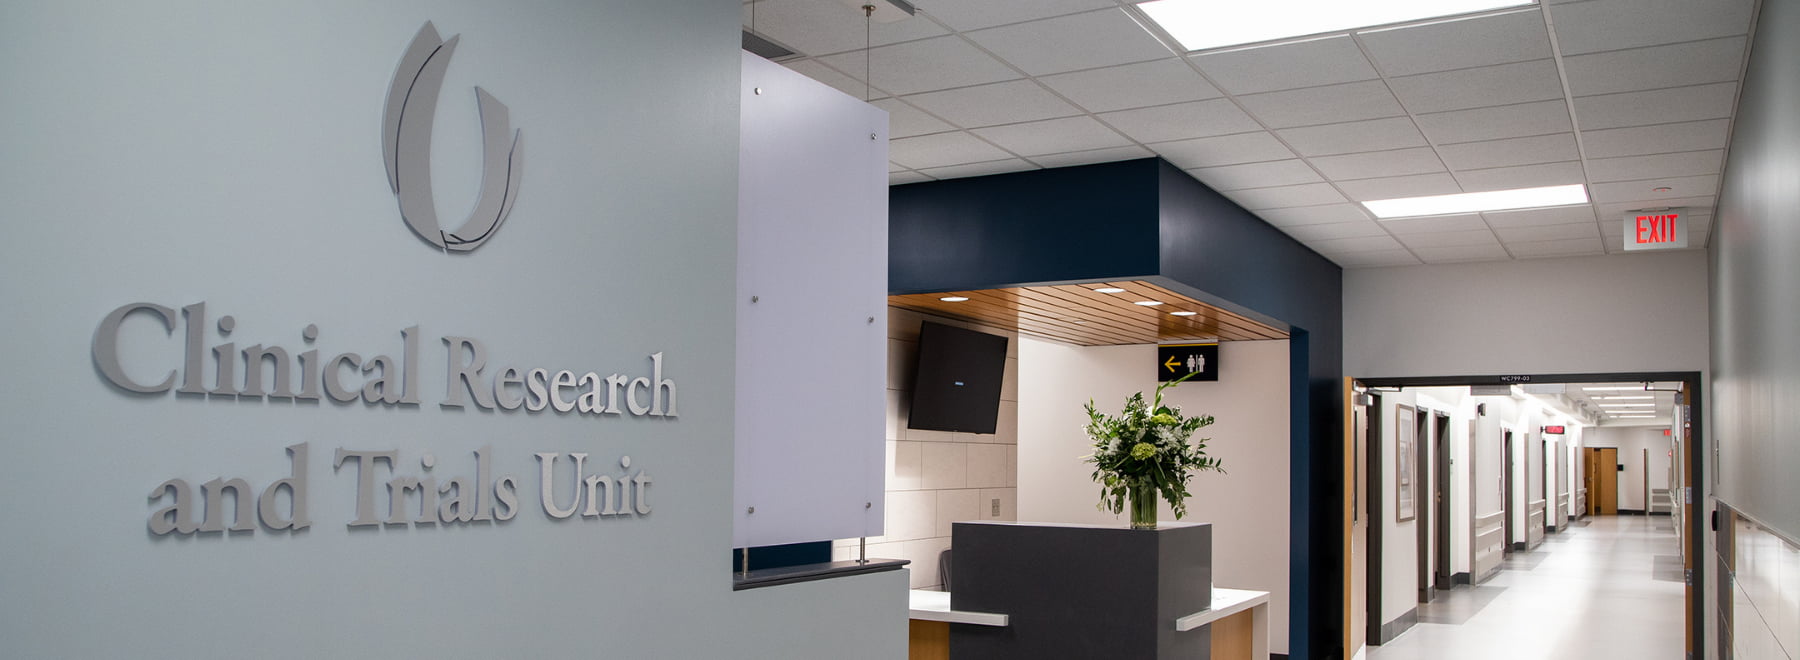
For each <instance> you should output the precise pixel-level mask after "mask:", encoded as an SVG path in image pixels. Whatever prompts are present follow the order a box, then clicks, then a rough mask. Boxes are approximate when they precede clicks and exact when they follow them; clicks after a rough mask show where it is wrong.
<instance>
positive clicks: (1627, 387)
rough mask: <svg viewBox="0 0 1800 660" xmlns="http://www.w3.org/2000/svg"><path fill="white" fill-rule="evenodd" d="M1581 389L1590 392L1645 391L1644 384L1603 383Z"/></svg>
mask: <svg viewBox="0 0 1800 660" xmlns="http://www.w3.org/2000/svg"><path fill="white" fill-rule="evenodd" d="M1581 389H1583V390H1587V391H1589V392H1642V391H1644V386H1642V385H1602V386H1598V387H1583V388H1581Z"/></svg>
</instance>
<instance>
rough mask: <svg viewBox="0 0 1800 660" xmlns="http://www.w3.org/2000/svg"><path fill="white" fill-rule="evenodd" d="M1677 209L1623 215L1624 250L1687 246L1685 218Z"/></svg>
mask: <svg viewBox="0 0 1800 660" xmlns="http://www.w3.org/2000/svg"><path fill="white" fill-rule="evenodd" d="M1682 215H1683V214H1682V213H1681V212H1680V210H1679V209H1670V210H1667V211H1632V212H1630V213H1626V214H1625V249H1627V250H1672V249H1676V248H1684V247H1687V246H1688V234H1687V218H1684V217H1682Z"/></svg>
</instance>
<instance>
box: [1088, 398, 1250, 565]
mask: <svg viewBox="0 0 1800 660" xmlns="http://www.w3.org/2000/svg"><path fill="white" fill-rule="evenodd" d="M1181 380H1186V378H1183V379H1181ZM1181 380H1176V381H1171V382H1167V383H1163V384H1161V385H1158V386H1157V387H1156V393H1155V395H1154V396H1153V397H1152V398H1151V400H1150V402H1149V403H1145V402H1144V393H1143V392H1138V393H1135V394H1132V395H1131V398H1129V399H1126V400H1125V410H1124V411H1123V412H1121V413H1120V414H1119V416H1117V417H1112V416H1108V415H1104V414H1101V413H1100V411H1098V410H1095V409H1094V402H1093V400H1092V399H1090V400H1088V403H1087V414H1088V425H1087V428H1086V430H1087V434H1088V438H1089V439H1091V440H1093V441H1094V453H1093V455H1091V456H1088V457H1087V462H1089V463H1093V464H1094V481H1095V482H1097V483H1099V484H1100V504H1099V505H1097V508H1100V509H1103V510H1111V511H1112V512H1113V513H1114V514H1117V513H1119V512H1121V511H1123V510H1124V509H1125V504H1126V501H1127V499H1129V500H1130V503H1131V527H1132V528H1133V529H1156V497H1157V495H1158V494H1161V496H1162V498H1163V499H1165V500H1168V502H1169V506H1170V507H1171V508H1172V509H1174V511H1175V518H1176V519H1177V520H1179V519H1180V518H1181V517H1182V516H1184V515H1187V498H1188V495H1189V493H1188V488H1187V483H1188V479H1190V478H1191V477H1193V473H1194V472H1198V471H1201V470H1215V471H1218V472H1224V471H1225V469H1224V468H1223V467H1221V466H1220V464H1219V459H1218V458H1216V457H1212V456H1207V455H1206V443H1208V442H1212V439H1211V438H1200V439H1198V440H1193V439H1192V437H1193V435H1194V432H1195V431H1197V430H1199V429H1200V428H1201V427H1204V426H1208V425H1210V424H1212V423H1213V418H1212V416H1211V415H1198V416H1194V417H1186V416H1183V415H1182V414H1181V409H1180V408H1178V407H1174V406H1165V405H1163V402H1162V399H1163V390H1165V389H1168V388H1169V387H1171V386H1174V385H1177V384H1179V383H1181Z"/></svg>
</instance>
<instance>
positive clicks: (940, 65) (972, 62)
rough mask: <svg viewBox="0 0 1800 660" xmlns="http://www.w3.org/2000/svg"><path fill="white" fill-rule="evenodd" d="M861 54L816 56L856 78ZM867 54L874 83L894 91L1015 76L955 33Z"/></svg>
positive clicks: (907, 91)
mask: <svg viewBox="0 0 1800 660" xmlns="http://www.w3.org/2000/svg"><path fill="white" fill-rule="evenodd" d="M863 57H864V54H863V53H862V52H851V53H840V54H837V55H832V56H829V57H823V58H820V61H821V62H824V63H825V64H829V65H831V68H833V69H837V70H838V71H842V72H845V73H847V74H849V75H851V76H854V77H857V78H859V79H860V78H861V76H860V74H861V72H862V71H863V64H864V62H863ZM868 58H869V63H870V72H871V77H872V78H873V79H874V80H873V82H874V85H875V86H876V87H878V88H881V89H882V90H885V91H886V92H887V93H889V94H895V95H903V94H917V93H919V92H929V91H933V90H939V89H950V88H952V87H966V86H969V85H980V84H984V83H992V82H1000V81H1002V80H1013V79H1016V78H1018V77H1019V74H1018V72H1017V71H1014V70H1013V69H1012V67H1009V66H1006V65H1005V64H1003V63H1001V62H1000V60H997V59H994V57H993V56H992V55H988V54H987V53H984V52H981V50H980V49H978V48H976V47H974V46H971V45H969V42H967V41H964V40H963V39H962V38H961V37H956V36H944V37H936V38H932V39H923V40H920V41H909V42H906V43H901V44H894V45H892V46H878V47H876V48H874V49H872V50H871V51H869V53H868ZM852 95H853V96H860V95H858V94H852Z"/></svg>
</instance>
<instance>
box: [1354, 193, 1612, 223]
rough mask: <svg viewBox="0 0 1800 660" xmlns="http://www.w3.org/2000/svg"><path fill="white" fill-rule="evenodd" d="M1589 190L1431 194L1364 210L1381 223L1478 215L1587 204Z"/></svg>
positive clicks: (1372, 204)
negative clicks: (1384, 221)
mask: <svg viewBox="0 0 1800 660" xmlns="http://www.w3.org/2000/svg"><path fill="white" fill-rule="evenodd" d="M1587 201H1588V196H1587V187H1586V186H1583V185H1581V184H1574V185H1568V186H1547V187H1543V188H1519V189H1516V190H1494V191H1490V192H1473V193H1457V194H1454V195H1431V196H1428V197H1401V198H1399V199H1379V200H1375V201H1372V202H1363V203H1362V205H1363V207H1364V208H1367V209H1369V212H1370V213H1374V214H1375V217H1377V218H1380V219H1382V220H1388V219H1392V218H1412V217H1417V216H1421V215H1451V214H1456V213H1479V212H1482V211H1508V210H1512V209H1534V208H1543V207H1548V206H1570V205H1573V204H1586V203H1587Z"/></svg>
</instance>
